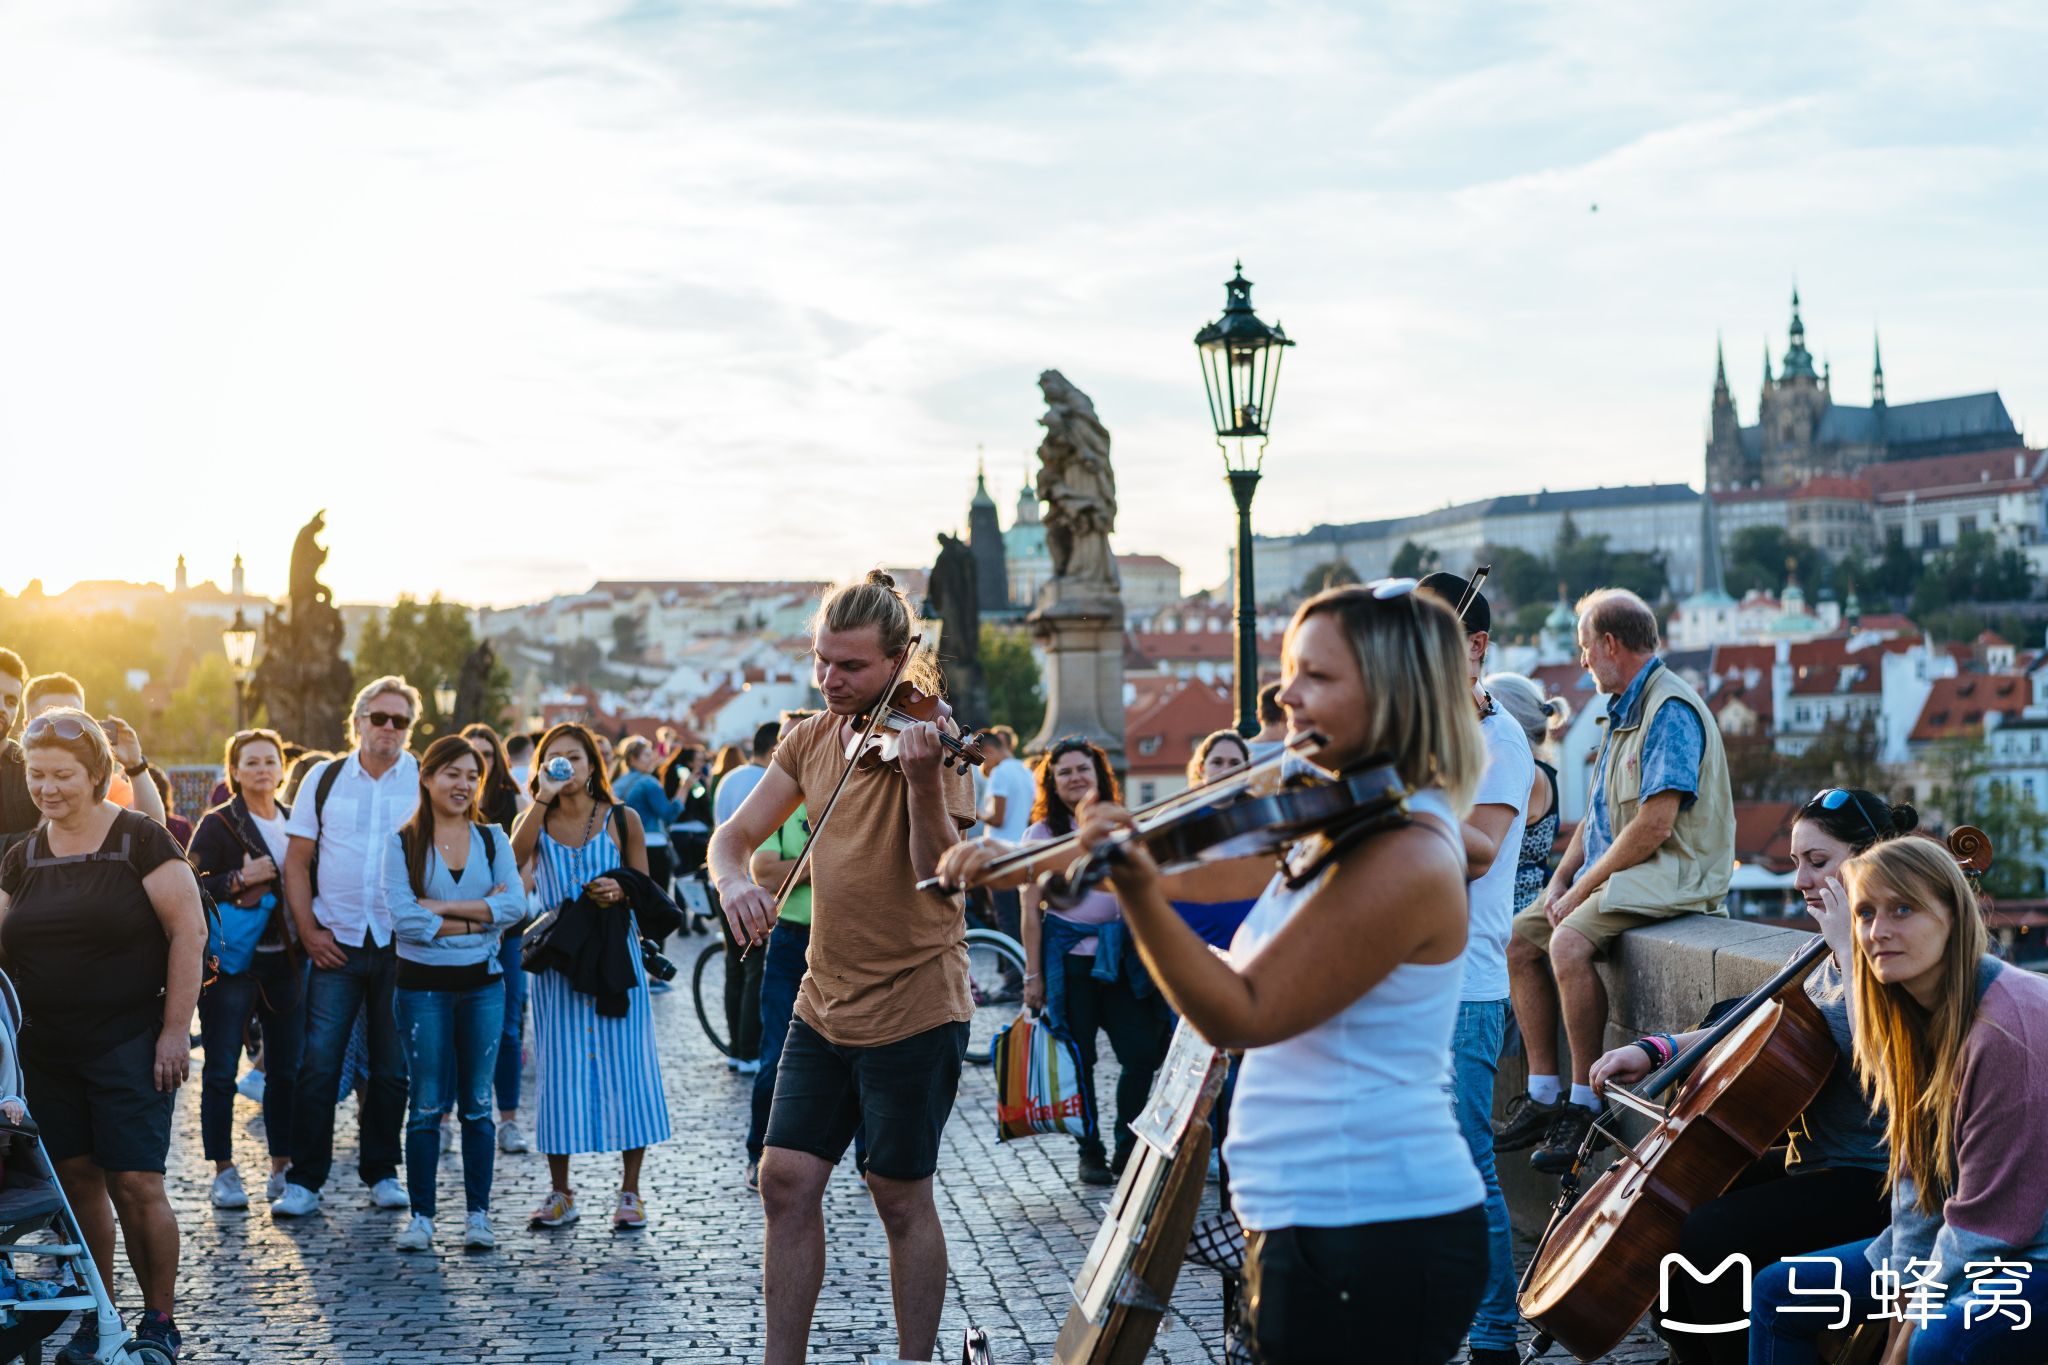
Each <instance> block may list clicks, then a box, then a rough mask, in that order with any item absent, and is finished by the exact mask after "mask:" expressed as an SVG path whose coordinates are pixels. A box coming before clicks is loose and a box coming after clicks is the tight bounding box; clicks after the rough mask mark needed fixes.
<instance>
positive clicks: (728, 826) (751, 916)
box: [710, 570, 975, 1365]
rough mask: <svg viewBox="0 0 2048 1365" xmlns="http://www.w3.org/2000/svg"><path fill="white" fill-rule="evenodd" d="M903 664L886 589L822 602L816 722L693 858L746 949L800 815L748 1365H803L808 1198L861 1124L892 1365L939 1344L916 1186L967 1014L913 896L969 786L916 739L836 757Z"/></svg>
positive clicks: (959, 943)
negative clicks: (754, 1341) (788, 991)
mask: <svg viewBox="0 0 2048 1365" xmlns="http://www.w3.org/2000/svg"><path fill="white" fill-rule="evenodd" d="M910 648H911V615H910V608H909V606H908V605H907V604H906V603H905V601H904V598H903V595H902V593H901V592H899V591H898V590H897V588H896V584H895V580H894V579H892V578H890V577H889V575H887V574H885V573H882V572H880V571H879V570H877V571H876V572H873V573H870V574H869V575H868V576H867V580H866V581H865V582H862V583H856V584H852V585H850V586H848V587H844V588H840V589H838V590H837V591H835V592H833V593H832V594H831V595H830V596H829V597H827V598H826V599H825V602H824V604H823V605H822V606H821V607H820V608H819V612H818V617H817V623H816V651H815V652H816V655H817V663H816V680H817V687H818V691H819V692H820V693H821V694H822V695H823V696H824V698H825V704H826V708H827V709H826V710H825V711H824V712H822V713H820V714H818V715H814V716H811V717H809V718H807V719H805V720H803V721H800V722H798V723H797V724H796V725H794V726H792V727H791V728H790V729H788V730H786V731H785V732H784V733H783V736H782V743H781V745H780V747H779V748H777V750H776V752H775V759H774V761H773V762H772V763H771V764H770V765H769V768H768V772H767V775H766V776H765V777H763V778H762V779H761V782H760V785H758V786H757V787H755V788H754V790H753V791H752V792H751V793H749V794H748V796H747V799H746V801H745V802H744V803H743V804H742V805H741V806H740V808H739V810H738V811H737V812H736V813H735V814H734V815H733V817H732V818H731V819H730V820H729V821H727V822H726V823H724V824H722V825H720V826H719V827H718V832H717V833H716V834H715V835H713V836H712V840H711V852H710V868H711V875H712V878H713V880H714V881H715V882H716V884H717V886H718V892H719V896H720V898H721V899H722V901H723V903H724V907H725V913H726V915H727V917H728V918H729V919H730V921H731V923H732V929H733V933H734V935H735V936H736V937H737V938H738V939H739V940H740V941H741V942H742V943H748V944H759V943H762V942H764V941H765V940H766V939H767V937H768V932H769V930H770V929H771V928H772V927H773V925H774V922H775V907H776V897H775V892H774V889H773V888H767V887H761V886H757V885H755V884H754V883H753V881H752V880H751V879H750V878H749V876H748V874H747V864H748V858H749V855H751V854H752V853H753V851H754V850H755V849H756V848H758V847H759V846H760V845H761V844H763V843H764V842H766V841H767V839H768V838H769V836H770V835H772V834H774V833H775V831H776V830H777V829H779V828H780V827H781V825H782V824H783V822H784V821H785V820H787V819H788V818H789V816H790V815H791V814H792V813H793V812H794V811H795V810H796V808H797V807H798V806H799V805H804V806H806V807H807V808H808V810H809V811H810V812H811V827H812V835H811V839H812V843H813V845H814V847H813V848H812V850H811V864H810V868H811V887H812V894H811V941H810V949H809V952H808V953H807V955H806V964H807V967H808V970H807V971H806V972H805V973H804V979H803V984H802V986H801V988H800V990H799V993H798V996H797V1003H796V1017H795V1018H793V1019H792V1020H791V1021H790V1025H789V1032H788V1035H787V1036H786V1038H785V1040H784V1042H783V1045H782V1056H781V1059H780V1062H779V1064H778V1067H777V1072H776V1079H775V1099H774V1102H773V1105H772V1107H771V1108H770V1111H769V1118H768V1130H767V1134H766V1138H765V1143H766V1149H765V1151H764V1152H763V1154H762V1159H761V1167H760V1178H761V1202H762V1208H763V1212H764V1214H765V1217H766V1221H767V1247H766V1252H765V1256H764V1265H763V1273H762V1281H763V1290H764V1295H765V1298H766V1300H767V1320H768V1340H767V1350H766V1353H765V1356H764V1359H765V1360H766V1362H767V1365H800V1362H802V1361H803V1359H804V1356H805V1351H806V1348H807V1345H808V1342H809V1338H810V1324H811V1315H812V1311H813V1309H814V1308H815V1307H816V1305H817V1301H818V1293H819V1290H820V1288H821V1287H822V1285H823V1283H824V1278H825V1219H824V1194H825V1184H826V1181H827V1180H828V1179H829V1178H830V1177H831V1174H832V1168H833V1167H834V1166H835V1165H837V1164H838V1162H839V1159H840V1157H842V1156H843V1155H844V1154H845V1152H846V1147H847V1144H848V1143H849V1142H851V1141H852V1140H853V1135H854V1131H855V1130H856V1129H858V1128H861V1127H863V1125H864V1126H865V1128H866V1143H867V1170H866V1177H867V1185H868V1192H869V1194H871V1195H872V1196H873V1197H874V1201H875V1210H876V1212H877V1213H879V1214H880V1215H881V1219H882V1226H883V1228H884V1230H885V1231H886V1232H887V1234H888V1238H889V1268H890V1276H891V1290H892V1296H893V1298H894V1301H895V1309H896V1335H897V1351H896V1354H897V1355H898V1356H899V1357H901V1358H903V1359H906V1360H928V1359H930V1358H931V1353H932V1348H933V1345H934V1343H935V1342H936V1340H937V1337H938V1329H939V1313H940V1310H941V1308H942V1307H943V1306H944V1301H945V1293H946V1239H945V1233H944V1231H943V1230H942V1229H941V1227H940V1224H939V1215H938V1208H937V1206H936V1204H935V1203H934V1202H933V1199H932V1175H933V1172H934V1171H936V1170H937V1169H938V1155H939V1136H940V1133H941V1132H942V1131H943V1129H944V1128H945V1124H946V1119H947V1117H948V1116H949V1115H950V1114H951V1112H952V1108H953V1097H954V1092H955V1090H956V1089H957V1087H958V1084H959V1079H960V1065H961V1061H962V1059H963V1057H964V1055H965V1052H966V1046H967V1021H968V1020H969V1019H971V1018H972V1017H973V1015H974V1002H973V997H972V994H971V992H970V991H969V988H968V974H967V940H966V927H967V926H966V917H965V915H964V914H963V912H962V910H961V908H960V904H959V901H958V899H957V898H951V897H942V896H934V895H930V894H928V893H924V892H920V891H919V890H917V883H918V882H919V881H920V880H922V879H924V878H928V877H931V876H933V875H934V874H935V873H936V872H937V870H938V864H939V858H940V856H941V855H942V854H944V853H945V851H946V850H947V849H948V848H950V847H952V846H953V845H954V844H955V843H957V842H958V841H959V838H960V832H961V831H962V830H963V829H966V828H968V827H969V826H971V825H972V824H973V823H974V820H975V812H974V785H973V781H972V779H971V778H970V777H969V775H968V773H967V771H966V769H965V767H964V766H962V767H960V768H959V769H958V770H957V771H955V770H953V769H951V768H947V767H943V766H942V765H941V761H940V760H941V756H942V754H943V752H944V748H945V745H944V742H943V740H942V738H941V735H942V733H943V732H942V731H941V729H940V726H939V724H938V723H934V722H929V721H918V722H914V723H911V724H908V725H906V726H905V727H904V728H902V729H901V730H900V731H898V732H897V736H896V758H895V761H893V762H887V763H885V762H882V761H880V759H879V757H878V756H877V755H876V754H873V753H865V754H863V755H862V756H861V757H860V758H859V759H858V761H857V762H855V764H854V765H853V768H852V771H851V772H848V771H847V758H846V751H847V747H848V745H849V744H850V743H851V742H852V741H853V740H854V739H855V738H856V737H857V736H858V735H859V734H860V728H859V726H858V724H857V723H856V722H857V718H858V717H861V716H863V715H865V714H867V713H869V712H871V711H872V710H873V709H874V708H875V707H876V706H877V705H879V704H881V703H882V702H883V701H884V700H885V698H884V695H883V694H884V693H885V692H886V691H888V690H889V688H890V684H891V682H892V680H893V679H894V678H895V676H896V675H897V674H898V672H899V671H900V672H901V673H902V675H903V677H904V678H905V679H906V680H911V681H919V679H917V677H916V674H917V673H918V671H919V670H920V669H921V668H923V669H928V668H929V665H928V664H926V663H925V661H923V660H921V659H912V660H909V661H907V667H906V666H904V665H905V664H906V660H905V658H904V655H905V652H906V651H907V650H909V649H910ZM922 681H923V682H924V684H925V686H926V689H927V690H928V691H935V690H936V687H935V686H934V683H935V680H932V679H924V680H922ZM842 778H844V787H843V788H840V789H839V795H838V799H837V801H836V803H835V802H834V800H833V793H834V790H835V788H839V784H840V782H841V780H842Z"/></svg>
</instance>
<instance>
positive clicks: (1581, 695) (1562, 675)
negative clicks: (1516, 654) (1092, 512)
mask: <svg viewBox="0 0 2048 1365" xmlns="http://www.w3.org/2000/svg"><path fill="white" fill-rule="evenodd" d="M1529 677H1530V678H1531V679H1532V680H1534V681H1535V683H1536V684H1537V685H1538V686H1539V687H1541V688H1542V689H1543V695H1544V696H1545V697H1563V698H1564V699H1565V700H1566V701H1568V702H1570V703H1571V704H1572V710H1573V711H1574V712H1576V711H1577V710H1578V709H1579V708H1580V707H1581V706H1582V705H1584V703H1585V701H1586V699H1587V698H1589V697H1592V696H1595V695H1597V693H1598V692H1599V689H1598V688H1596V687H1592V686H1590V685H1589V686H1586V687H1580V686H1579V684H1580V683H1582V682H1585V681H1586V678H1587V674H1586V670H1585V669H1583V668H1581V667H1579V666H1578V665H1577V664H1542V665H1539V666H1538V667H1536V668H1533V669H1531V670H1530V671H1529Z"/></svg>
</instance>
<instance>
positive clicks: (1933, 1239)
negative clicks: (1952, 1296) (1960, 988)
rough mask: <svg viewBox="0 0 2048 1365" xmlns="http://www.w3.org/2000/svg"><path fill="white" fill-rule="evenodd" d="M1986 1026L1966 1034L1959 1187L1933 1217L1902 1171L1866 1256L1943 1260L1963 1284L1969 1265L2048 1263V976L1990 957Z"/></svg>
mask: <svg viewBox="0 0 2048 1365" xmlns="http://www.w3.org/2000/svg"><path fill="white" fill-rule="evenodd" d="M1977 980H1978V999H1977V1022H1976V1023H1975V1024H1974V1025H1973V1026H1972V1027H1971V1029H1970V1036H1969V1037H1968V1038H1966V1039H1964V1040H1963V1056H1962V1065H1961V1069H1960V1072H1959V1074H1958V1076H1957V1082H1956V1084H1957V1095H1956V1110H1957V1124H1956V1188H1955V1192H1954V1193H1953V1194H1951V1195H1949V1197H1948V1199H1947V1200H1946V1201H1945V1202H1944V1203H1943V1204H1942V1211H1941V1213H1940V1215H1938V1216H1934V1217H1930V1216H1928V1215H1927V1214H1924V1213H1921V1212H1920V1211H1919V1210H1918V1209H1917V1208H1915V1207H1914V1205H1913V1201H1914V1200H1915V1199H1916V1198H1918V1196H1919V1191H1918V1188H1917V1186H1916V1185H1915V1184H1914V1182H1913V1178H1912V1175H1911V1173H1910V1172H1907V1171H1904V1170H1901V1171H1900V1173H1899V1179H1898V1183H1897V1184H1896V1185H1895V1186H1894V1187H1893V1190H1892V1225H1891V1227H1889V1228H1887V1229H1886V1230H1885V1231H1884V1232H1882V1233H1880V1234H1879V1235H1878V1238H1877V1240H1876V1241H1874V1242H1872V1243H1871V1244H1870V1249H1869V1250H1868V1251H1867V1252H1866V1253H1865V1255H1866V1256H1868V1258H1869V1260H1870V1264H1871V1267H1872V1268H1873V1269H1876V1268H1878V1266H1879V1263H1880V1261H1881V1259H1882V1258H1883V1257H1886V1256H1889V1257H1891V1259H1892V1261H1893V1267H1892V1268H1893V1269H1895V1270H1897V1269H1900V1268H1902V1267H1903V1266H1904V1265H1905V1263H1906V1260H1907V1258H1908V1257H1920V1258H1931V1259H1933V1260H1936V1261H1938V1262H1940V1264H1941V1270H1940V1271H1938V1272H1936V1278H1937V1279H1939V1280H1942V1281H1943V1282H1945V1283H1947V1284H1948V1285H1950V1286H1951V1288H1952V1289H1953V1288H1955V1287H1957V1286H1960V1285H1961V1284H1962V1283H1963V1282H1964V1275H1963V1267H1964V1264H1965V1263H1966V1262H1969V1261H1986V1260H1989V1259H1991V1258H1992V1257H1993V1256H1995V1255H2002V1256H2004V1257H2005V1258H2007V1259H2009V1260H2012V1259H2017V1260H2028V1261H2048V1164H2044V1163H2043V1162H2042V1161H2041V1152H2042V1151H2043V1150H2044V1149H2048V980H2043V979H2042V978H2041V977H2039V976H2036V975H2035V974H2034V973H2032V972H2029V971H2024V970H2021V969H2019V968H2016V967H2008V966H2006V965H2005V964H2004V963H2002V962H2000V961H1998V960H1997V959H1996V958H1991V957H1987V958H1985V959H1984V963H1983V966H1982V967H1981V968H1980V969H1979V973H1978V978H1977Z"/></svg>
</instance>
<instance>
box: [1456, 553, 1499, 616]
mask: <svg viewBox="0 0 2048 1365" xmlns="http://www.w3.org/2000/svg"><path fill="white" fill-rule="evenodd" d="M1492 572H1493V565H1491V564H1481V565H1480V566H1479V567H1478V568H1476V569H1474V570H1473V571H1472V581H1471V582H1470V583H1467V584H1466V585H1465V595H1464V596H1463V597H1460V598H1459V599H1458V621H1459V623H1460V624H1463V623H1464V620H1465V608H1467V607H1469V606H1471V605H1472V599H1473V598H1475V597H1477V596H1479V589H1480V588H1481V586H1483V585H1484V584H1485V582H1486V576H1487V575H1488V574H1490V573H1492Z"/></svg>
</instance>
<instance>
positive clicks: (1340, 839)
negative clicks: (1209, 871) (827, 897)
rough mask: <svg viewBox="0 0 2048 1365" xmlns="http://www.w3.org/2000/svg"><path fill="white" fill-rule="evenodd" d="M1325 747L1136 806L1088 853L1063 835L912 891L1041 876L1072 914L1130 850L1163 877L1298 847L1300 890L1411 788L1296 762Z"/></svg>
mask: <svg viewBox="0 0 2048 1365" xmlns="http://www.w3.org/2000/svg"><path fill="white" fill-rule="evenodd" d="M1328 743H1329V740H1328V739H1327V738H1326V737H1324V736H1323V735H1320V734H1317V733H1315V732H1313V731H1310V732H1308V733H1306V734H1301V735H1297V736H1295V737H1294V738H1293V739H1292V740H1289V741H1288V745H1287V748H1286V749H1284V750H1282V751H1281V752H1280V753H1277V754H1274V755H1273V756H1271V757H1270V758H1267V759H1264V760H1262V761H1260V762H1258V763H1254V764H1252V765H1251V766H1250V767H1247V768H1241V769H1239V770H1238V771H1237V772H1235V773H1232V774H1231V775H1230V776H1229V777H1226V778H1224V779H1223V780H1221V781H1219V782H1214V783H1211V784H1209V785H1208V786H1204V787H1195V788H1191V789H1189V790H1187V791H1183V792H1176V793H1175V794H1174V795H1172V796H1169V797H1167V798H1166V799H1164V800H1162V801H1155V802H1153V803H1152V804H1151V805H1149V806H1143V807H1140V808H1139V809H1137V810H1135V811H1132V812H1131V816H1132V820H1133V824H1134V828H1131V829H1124V830H1118V831H1117V832H1116V833H1115V834H1114V835H1112V836H1111V837H1110V838H1109V839H1107V840H1105V841H1103V843H1102V844H1101V845H1100V846H1098V847H1097V848H1096V849H1095V850H1094V851H1093V852H1088V851H1084V850H1083V849H1082V848H1081V843H1080V836H1079V834H1078V833H1075V834H1068V835H1066V836H1064V837H1062V838H1058V839H1051V840H1046V841H1044V842H1041V843H1033V844H1026V845H1025V846H1023V847H1022V848H1020V849H1018V850H1016V851H1015V852H1013V853H1006V854H1004V855H1002V856H1001V857H998V858H991V859H990V860H989V861H988V862H987V863H985V864H983V865H982V867H981V868H980V869H979V870H978V871H977V872H976V873H975V875H974V876H973V878H972V879H970V880H968V881H966V882H964V883H962V884H960V885H953V884H950V883H948V882H946V881H945V880H944V879H942V878H938V877H933V878H930V879H928V880H926V881H922V882H919V883H918V889H919V890H920V891H936V892H939V893H941V894H945V895H950V894H952V893H954V892H956V891H961V890H965V889H967V888H968V887H972V886H983V885H987V884H989V883H992V882H996V881H1007V880H1008V879H1009V878H1011V877H1013V876H1015V875H1017V874H1020V873H1021V874H1023V876H1024V877H1025V878H1027V879H1029V878H1033V877H1039V876H1043V877H1044V878H1045V880H1044V883H1043V887H1042V893H1043V895H1044V898H1045V901H1046V903H1047V904H1048V905H1050V906H1052V907H1053V908H1054V909H1055V910H1065V909H1070V908H1072V907H1073V906H1074V905H1077V904H1078V903H1079V902H1080V900H1081V898H1082V897H1084V896H1086V895H1087V894H1088V893H1089V892H1090V891H1092V890H1094V889H1095V888H1096V887H1098V886H1100V885H1101V884H1102V882H1103V881H1104V879H1106V878H1107V877H1108V876H1109V874H1110V871H1111V869H1112V868H1113V867H1114V866H1115V865H1116V864H1117V863H1118V862H1120V861H1122V860H1123V858H1124V857H1126V856H1127V855H1128V852H1129V850H1130V848H1131V847H1132V846H1133V845H1142V846H1143V847H1144V848H1145V850H1146V852H1148V853H1150V854H1151V855H1152V858H1153V860H1154V861H1155V862H1157V863H1158V864H1159V865H1160V871H1161V872H1162V873H1174V872H1185V871H1187V870H1189V869H1191V868H1195V867H1199V866H1201V865H1203V864H1205V863H1216V862H1226V861H1229V860H1231V859H1236V858H1248V857H1256V856H1259V855H1262V854H1275V855H1277V854H1279V853H1280V852H1281V851H1282V850H1283V849H1287V848H1289V846H1291V845H1299V846H1298V847H1296V848H1295V849H1294V852H1293V855H1292V856H1291V857H1290V858H1289V860H1288V863H1287V868H1286V871H1287V873H1288V880H1289V883H1290V884H1291V885H1294V886H1305V885H1307V884H1308V882H1309V881H1311V880H1313V879H1314V878H1315V877H1316V876H1317V875H1319V874H1320V873H1321V872H1322V870H1323V869H1324V868H1325V867H1327V866H1328V865H1329V864H1330V862H1331V861H1333V860H1334V859H1336V858H1338V857H1340V856H1342V855H1343V854H1344V853H1345V852H1346V851H1348V850H1349V849H1350V848H1352V847H1353V846H1355V845H1356V844H1357V843H1359V842H1361V841H1362V840H1364V839H1365V838H1367V837H1369V836H1370V835H1372V834H1375V833H1377V832H1379V831H1380V830H1383V829H1388V828H1392V827H1394V826H1396V825H1400V824H1405V823H1406V822H1407V819H1408V814H1407V798H1408V790H1407V788H1406V787H1405V786H1403V785H1402V782H1401V779H1400V776H1399V774H1398V773H1396V772H1395V770H1394V767H1393V763H1392V761H1391V759H1390V758H1389V757H1388V756H1387V755H1385V754H1375V755H1373V756H1372V757H1370V758H1368V759H1366V760H1364V761H1363V762H1362V763H1359V764H1358V765H1356V766H1355V767H1354V768H1352V769H1351V770H1349V771H1348V772H1345V773H1340V774H1332V773H1328V772H1324V771H1323V770H1321V769H1318V768H1314V767H1312V766H1311V765H1309V764H1307V763H1306V762H1304V761H1302V757H1301V756H1302V755H1303V754H1306V753H1313V752H1315V751H1316V750H1319V749H1321V748H1323V747H1324V746H1326V745H1327V744H1328ZM1290 758H1292V759H1294V760H1295V763H1294V764H1293V765H1291V769H1290V765H1289V764H1288V760H1289V759H1290ZM1302 769H1306V771H1301V770H1302Z"/></svg>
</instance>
